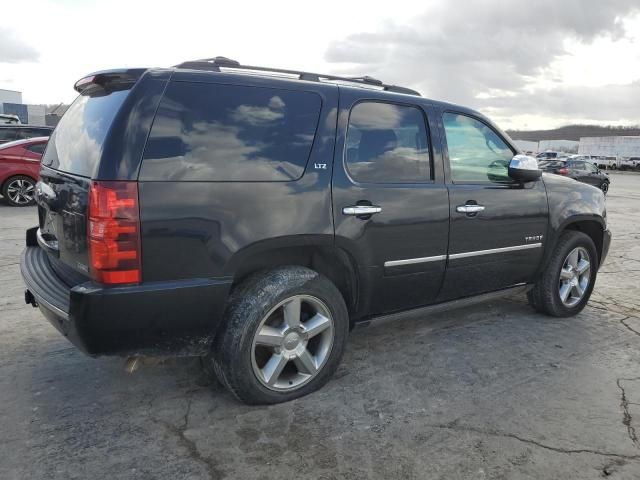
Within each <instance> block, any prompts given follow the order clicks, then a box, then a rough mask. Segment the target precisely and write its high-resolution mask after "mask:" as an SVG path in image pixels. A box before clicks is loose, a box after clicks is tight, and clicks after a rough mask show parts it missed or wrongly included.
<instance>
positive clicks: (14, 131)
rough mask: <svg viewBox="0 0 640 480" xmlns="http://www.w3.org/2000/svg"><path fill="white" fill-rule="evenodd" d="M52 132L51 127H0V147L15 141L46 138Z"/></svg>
mask: <svg viewBox="0 0 640 480" xmlns="http://www.w3.org/2000/svg"><path fill="white" fill-rule="evenodd" d="M52 131H53V128H52V127H39V126H33V125H0V145H2V144H3V143H7V142H13V141H15V140H25V139H27V138H35V137H48V136H49V135H51V132H52Z"/></svg>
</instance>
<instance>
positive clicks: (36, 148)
mask: <svg viewBox="0 0 640 480" xmlns="http://www.w3.org/2000/svg"><path fill="white" fill-rule="evenodd" d="M46 146H47V144H46V143H34V144H33V145H29V146H28V147H27V150H29V151H30V152H33V153H38V154H40V155H42V154H43V153H44V149H45V147H46Z"/></svg>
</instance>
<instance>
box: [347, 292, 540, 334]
mask: <svg viewBox="0 0 640 480" xmlns="http://www.w3.org/2000/svg"><path fill="white" fill-rule="evenodd" d="M531 288H533V285H527V284H525V283H522V284H518V285H514V286H513V287H509V288H505V289H503V290H497V291H495V292H489V293H483V294H481V295H475V296H473V297H467V298H460V299H458V300H451V301H449V302H442V303H436V304H434V305H427V306H426V307H420V308H413V309H411V310H405V311H402V312H395V313H389V314H387V315H381V316H379V317H373V318H370V319H368V320H362V321H360V322H356V325H355V326H356V327H367V326H369V325H378V324H381V323H386V322H391V321H394V320H406V319H410V318H415V317H421V316H424V315H432V314H434V313H440V312H444V311H448V310H455V309H458V308H464V307H469V306H471V305H475V304H477V303H483V302H488V301H490V300H495V299H497V298H503V297H508V296H509V295H515V294H518V293H523V292H526V291H528V290H531Z"/></svg>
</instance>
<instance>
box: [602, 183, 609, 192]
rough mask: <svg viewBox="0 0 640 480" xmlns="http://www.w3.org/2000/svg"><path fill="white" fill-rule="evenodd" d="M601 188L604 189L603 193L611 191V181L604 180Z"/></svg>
mask: <svg viewBox="0 0 640 480" xmlns="http://www.w3.org/2000/svg"><path fill="white" fill-rule="evenodd" d="M600 190H602V192H603V193H607V192H608V191H609V182H602V185H600Z"/></svg>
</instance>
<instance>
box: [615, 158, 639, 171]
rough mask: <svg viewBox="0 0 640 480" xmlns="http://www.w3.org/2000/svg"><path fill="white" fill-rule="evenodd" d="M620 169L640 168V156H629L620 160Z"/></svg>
mask: <svg viewBox="0 0 640 480" xmlns="http://www.w3.org/2000/svg"><path fill="white" fill-rule="evenodd" d="M620 170H640V157H629V158H624V159H622V160H620Z"/></svg>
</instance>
